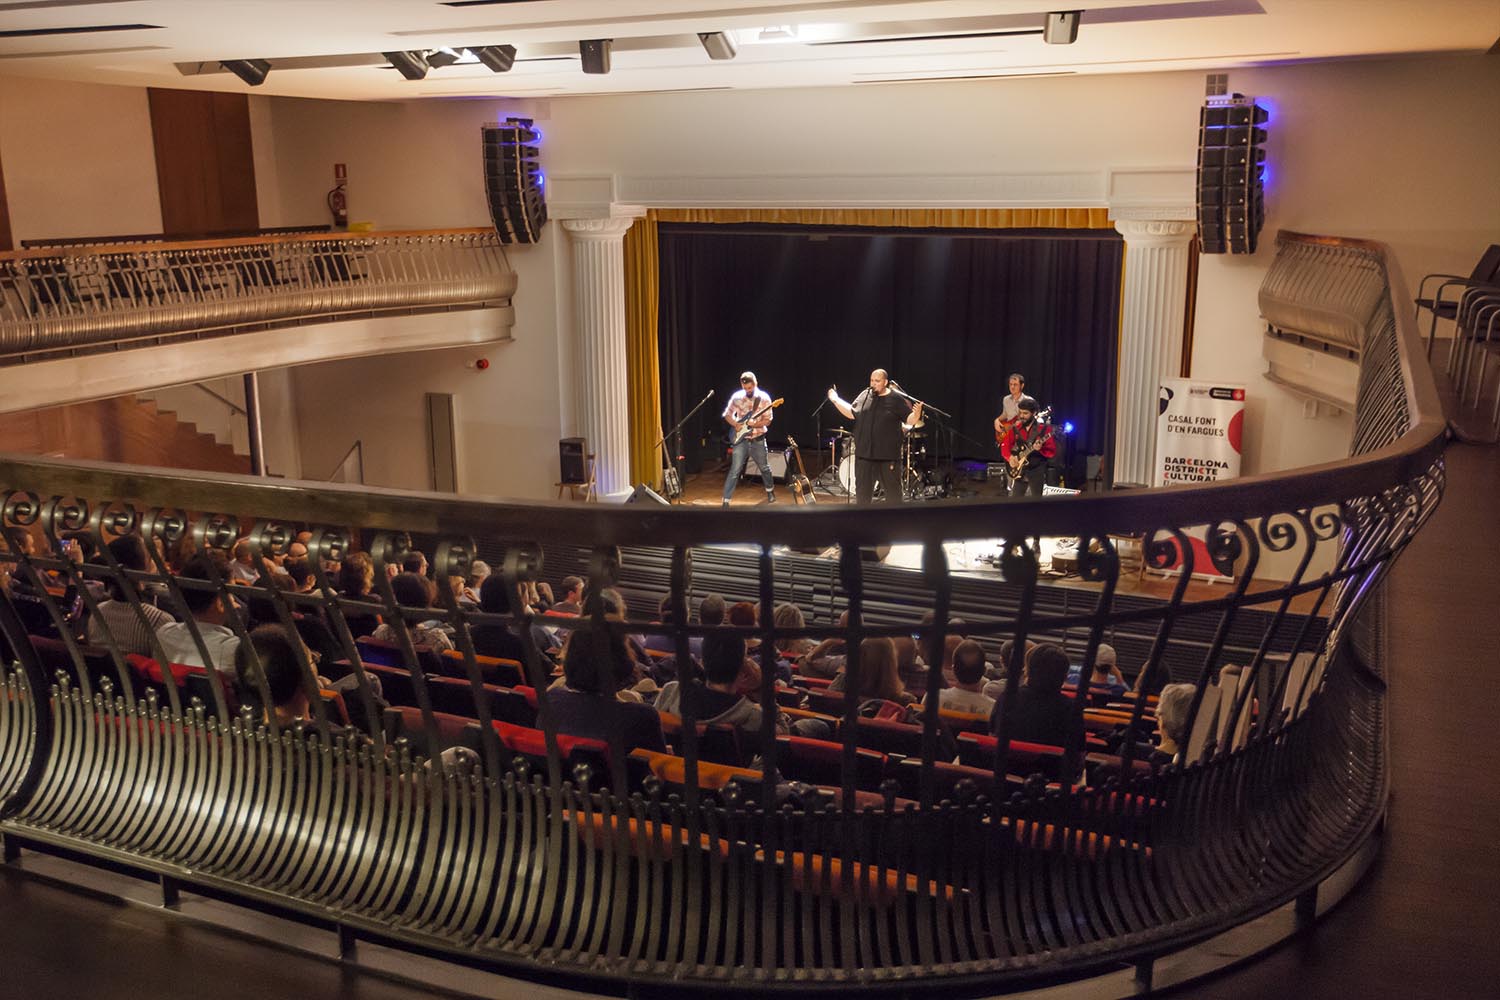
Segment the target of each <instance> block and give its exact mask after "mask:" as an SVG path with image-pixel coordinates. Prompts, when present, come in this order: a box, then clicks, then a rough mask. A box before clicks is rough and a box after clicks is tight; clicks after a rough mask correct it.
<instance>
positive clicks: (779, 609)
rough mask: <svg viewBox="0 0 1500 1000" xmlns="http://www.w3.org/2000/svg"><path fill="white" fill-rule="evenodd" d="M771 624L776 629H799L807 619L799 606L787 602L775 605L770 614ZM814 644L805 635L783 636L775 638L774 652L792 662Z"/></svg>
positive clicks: (814, 644) (805, 625)
mask: <svg viewBox="0 0 1500 1000" xmlns="http://www.w3.org/2000/svg"><path fill="white" fill-rule="evenodd" d="M771 624H772V625H774V626H775V627H776V629H777V630H778V631H780V630H781V629H800V628H806V627H807V619H806V618H805V617H804V616H803V614H802V609H801V608H799V607H798V606H797V605H795V604H792V603H790V602H788V603H785V604H778V605H776V611H775V613H774V614H772V615H771ZM816 645H817V643H816V642H814V641H813V640H811V639H808V638H806V637H802V638H788V637H785V636H783V637H781V638H779V639H777V640H776V652H777V654H778V655H779V657H780V658H781V659H783V660H787V661H788V662H794V661H796V660H798V659H800V658H801V657H802V655H803V654H804V653H806V652H808V651H809V650H810V649H812V648H813V647H814V646H816Z"/></svg>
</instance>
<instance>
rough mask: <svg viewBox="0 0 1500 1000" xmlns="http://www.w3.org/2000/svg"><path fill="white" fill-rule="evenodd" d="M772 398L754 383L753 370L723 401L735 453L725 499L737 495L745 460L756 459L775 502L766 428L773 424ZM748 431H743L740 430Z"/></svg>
mask: <svg viewBox="0 0 1500 1000" xmlns="http://www.w3.org/2000/svg"><path fill="white" fill-rule="evenodd" d="M772 411H773V407H772V405H771V397H770V395H769V394H768V393H766V391H765V390H763V389H761V388H759V387H758V386H757V385H756V382H755V373H754V372H742V373H741V374H740V387H739V389H738V390H737V391H736V392H735V393H734V394H733V395H731V396H730V397H729V402H728V403H726V404H724V422H725V423H727V424H728V425H729V426H730V427H732V428H733V429H734V432H735V433H734V452H733V454H732V456H731V457H730V459H729V475H727V476H725V477H724V502H723V504H722V505H721V506H724V507H728V506H729V498H730V497H732V496H734V488H735V487H736V486H737V485H739V481H740V475H741V474H742V473H743V472H744V471H745V460H746V459H749V458H753V459H755V464H756V466H757V467H759V469H760V479H761V483H762V485H764V486H765V488H766V503H775V502H776V480H775V479H773V478H772V477H771V460H770V458H769V457H768V456H767V454H766V427H768V426H769V425H770V423H771V416H772ZM742 430H743V431H744V432H745V433H743V434H741V433H740V431H742Z"/></svg>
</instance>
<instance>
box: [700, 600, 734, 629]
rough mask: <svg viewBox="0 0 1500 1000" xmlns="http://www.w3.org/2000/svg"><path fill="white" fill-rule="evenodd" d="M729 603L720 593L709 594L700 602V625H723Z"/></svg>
mask: <svg viewBox="0 0 1500 1000" xmlns="http://www.w3.org/2000/svg"><path fill="white" fill-rule="evenodd" d="M727 607H728V605H727V604H725V603H724V598H723V596H722V595H720V594H707V595H705V596H704V598H703V600H701V601H699V602H698V624H699V625H723V624H724V613H725V610H726V609H727Z"/></svg>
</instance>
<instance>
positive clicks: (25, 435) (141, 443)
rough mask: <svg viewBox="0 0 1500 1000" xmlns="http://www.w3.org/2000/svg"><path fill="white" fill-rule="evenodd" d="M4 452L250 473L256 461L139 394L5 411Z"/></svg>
mask: <svg viewBox="0 0 1500 1000" xmlns="http://www.w3.org/2000/svg"><path fill="white" fill-rule="evenodd" d="M0 452H13V453H16V454H21V455H46V456H51V457H54V458H77V459H89V460H94V461H101V462H127V463H130V464H132V465H158V466H163V467H165V468H169V469H199V470H205V471H210V472H242V473H249V471H250V459H249V458H247V457H246V456H244V455H238V454H236V453H235V451H234V449H233V448H231V447H230V446H229V445H227V444H219V443H218V442H217V441H215V440H214V437H213V435H212V434H201V433H199V432H198V429H197V428H196V427H194V426H193V425H192V424H191V423H187V422H184V421H181V420H178V419H177V417H176V416H175V415H173V414H172V413H171V412H170V411H158V410H157V408H156V404H155V403H152V402H150V401H144V400H138V399H136V398H135V397H134V396H116V397H115V398H114V399H99V400H94V401H92V402H88V403H73V404H70V405H67V406H51V407H48V408H46V409H44V410H28V411H24V412H20V413H6V414H0Z"/></svg>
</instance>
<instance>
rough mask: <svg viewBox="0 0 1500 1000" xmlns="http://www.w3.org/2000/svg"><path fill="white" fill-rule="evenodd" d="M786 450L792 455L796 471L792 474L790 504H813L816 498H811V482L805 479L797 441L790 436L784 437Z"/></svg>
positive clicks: (805, 473)
mask: <svg viewBox="0 0 1500 1000" xmlns="http://www.w3.org/2000/svg"><path fill="white" fill-rule="evenodd" d="M786 450H787V451H789V452H791V453H792V457H793V458H795V459H796V460H797V471H796V472H795V473H793V474H792V476H791V480H792V502H793V503H805V504H815V503H817V502H818V498H817V497H815V496H813V487H812V480H811V479H808V478H807V469H806V468H804V467H803V465H802V452H801V450H799V449H798V448H797V439H796V438H794V437H792V436H791V435H790V434H788V435H787V436H786Z"/></svg>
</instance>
